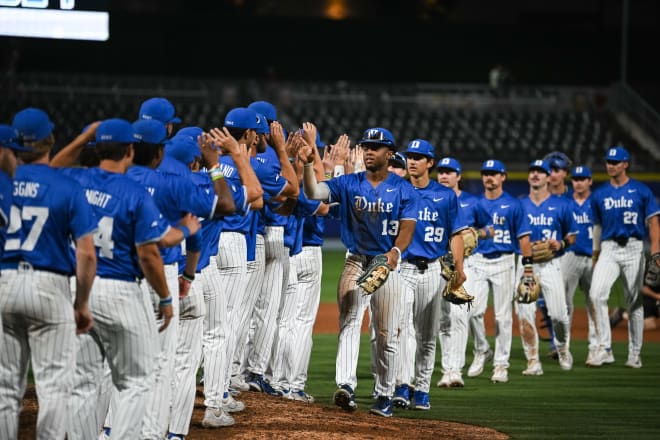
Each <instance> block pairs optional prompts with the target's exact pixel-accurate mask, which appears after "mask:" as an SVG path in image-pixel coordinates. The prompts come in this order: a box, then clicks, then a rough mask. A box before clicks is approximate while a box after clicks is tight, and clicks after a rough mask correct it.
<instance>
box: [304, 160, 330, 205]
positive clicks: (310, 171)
mask: <svg viewBox="0 0 660 440" xmlns="http://www.w3.org/2000/svg"><path fill="white" fill-rule="evenodd" d="M303 191H305V195H306V196H307V198H308V199H312V200H324V201H327V200H328V199H329V198H330V188H328V185H327V184H325V183H324V182H318V181H317V180H316V174H315V172H314V165H313V164H312V163H308V164H305V166H304V167H303Z"/></svg>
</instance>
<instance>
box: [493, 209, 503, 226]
mask: <svg viewBox="0 0 660 440" xmlns="http://www.w3.org/2000/svg"><path fill="white" fill-rule="evenodd" d="M505 223H506V217H504V216H502V215H497V213H496V212H495V213H493V225H500V226H502V225H504V224H505Z"/></svg>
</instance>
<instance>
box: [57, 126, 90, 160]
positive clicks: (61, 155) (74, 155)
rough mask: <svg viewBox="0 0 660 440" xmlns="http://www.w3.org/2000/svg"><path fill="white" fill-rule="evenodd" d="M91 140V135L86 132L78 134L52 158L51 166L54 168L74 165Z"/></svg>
mask: <svg viewBox="0 0 660 440" xmlns="http://www.w3.org/2000/svg"><path fill="white" fill-rule="evenodd" d="M87 142H89V136H87V134H86V133H83V134H80V135H78V137H76V138H75V139H74V140H73V141H71V143H70V144H68V145H67V146H65V147H64V148H62V149H61V150H60V151H58V152H57V154H56V155H55V156H53V158H52V159H51V160H50V163H49V164H50V166H51V167H53V168H64V167H70V166H71V165H73V164H74V163H75V161H76V159H78V156H80V152H81V151H82V150H83V148H85V145H86V144H87Z"/></svg>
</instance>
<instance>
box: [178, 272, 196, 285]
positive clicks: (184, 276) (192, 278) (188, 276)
mask: <svg viewBox="0 0 660 440" xmlns="http://www.w3.org/2000/svg"><path fill="white" fill-rule="evenodd" d="M181 276H182V277H183V279H184V280H186V281H189V282H191V283H192V282H193V281H194V279H195V275H188V274H187V273H186V272H185V271H183V273H181Z"/></svg>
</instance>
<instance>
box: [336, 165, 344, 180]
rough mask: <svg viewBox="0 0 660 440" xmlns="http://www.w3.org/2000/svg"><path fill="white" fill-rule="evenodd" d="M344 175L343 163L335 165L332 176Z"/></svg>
mask: <svg viewBox="0 0 660 440" xmlns="http://www.w3.org/2000/svg"><path fill="white" fill-rule="evenodd" d="M343 175H344V165H335V173H334V177H339V176H343Z"/></svg>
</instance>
